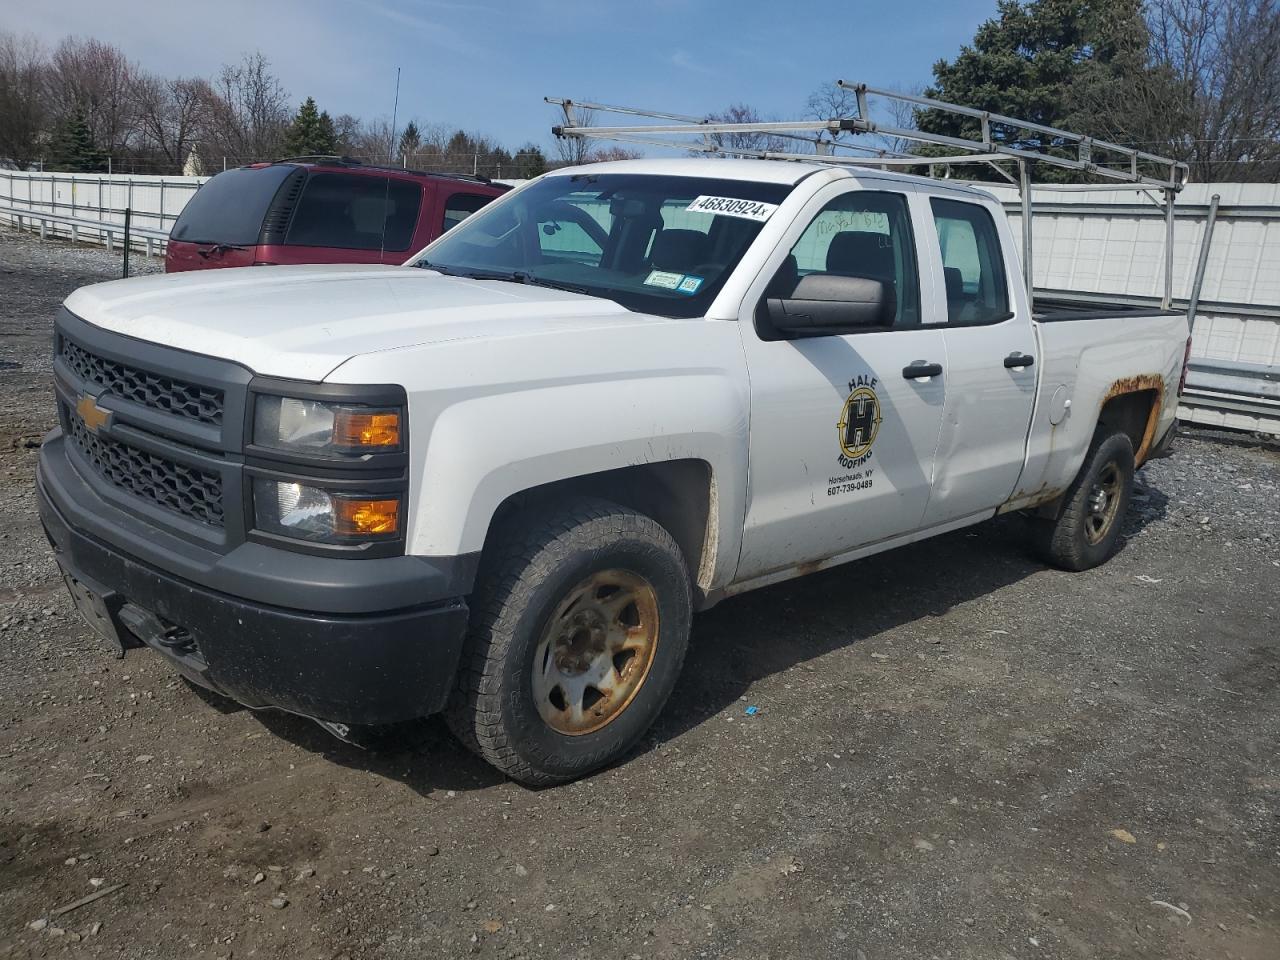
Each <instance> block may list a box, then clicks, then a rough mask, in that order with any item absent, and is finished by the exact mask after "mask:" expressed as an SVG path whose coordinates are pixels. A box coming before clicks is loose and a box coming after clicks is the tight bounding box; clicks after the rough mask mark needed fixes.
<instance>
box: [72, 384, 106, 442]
mask: <svg viewBox="0 0 1280 960" xmlns="http://www.w3.org/2000/svg"><path fill="white" fill-rule="evenodd" d="M76 413H78V414H79V415H80V419H81V420H83V421H84V425H85V426H86V427H88V428H89V432H90V433H97V432H98V431H99V430H101V429H102V428H103V427H105V426H106V425H107V424H108V423H109V422H110V421H111V411H110V410H103V409H102V408H101V407H100V406H98V398H97V397H91V396H89V394H87V393H86V394H83V395H82V396H81V397H80V399H79V400H77V401H76Z"/></svg>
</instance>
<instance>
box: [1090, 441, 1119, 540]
mask: <svg viewBox="0 0 1280 960" xmlns="http://www.w3.org/2000/svg"><path fill="white" fill-rule="evenodd" d="M1123 487H1124V483H1123V481H1122V479H1121V477H1120V467H1119V465H1118V464H1116V462H1115V461H1111V462H1110V463H1108V464H1107V465H1106V466H1105V467H1103V468H1102V470H1101V472H1100V473H1099V474H1098V479H1097V480H1096V481H1095V482H1094V484H1093V489H1092V490H1090V491H1089V501H1088V507H1089V513H1088V515H1087V516H1086V517H1085V523H1084V535H1085V539H1086V540H1088V541H1089V542H1090V543H1093V544H1096V543H1101V542H1102V540H1103V538H1105V537H1106V535H1107V532H1108V531H1109V530H1110V529H1111V525H1112V524H1113V523H1115V520H1116V514H1117V513H1118V512H1119V510H1120V491H1121V490H1122V489H1123Z"/></svg>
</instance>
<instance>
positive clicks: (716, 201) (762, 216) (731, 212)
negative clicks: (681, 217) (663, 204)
mask: <svg viewBox="0 0 1280 960" xmlns="http://www.w3.org/2000/svg"><path fill="white" fill-rule="evenodd" d="M685 209H686V210H690V211H692V212H694V213H712V214H719V215H720V216H722V217H741V218H742V219H743V220H759V221H762V222H763V221H765V220H768V219H769V218H770V217H771V216H773V211H775V210H777V209H778V205H777V204H776V203H761V202H760V201H758V200H739V199H737V198H736V197H698V199H696V200H694V201H693V203H691V204H689V205H688V206H687V207H685Z"/></svg>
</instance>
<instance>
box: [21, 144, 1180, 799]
mask: <svg viewBox="0 0 1280 960" xmlns="http://www.w3.org/2000/svg"><path fill="white" fill-rule="evenodd" d="M1020 275H1021V268H1020V265H1019V262H1018V257H1017V253H1016V245H1015V241H1014V237H1013V235H1012V234H1011V231H1010V226H1009V223H1008V222H1007V220H1006V217H1005V215H1004V212H1003V210H1002V208H1001V206H1000V204H999V203H998V202H996V200H995V199H994V198H993V197H992V196H991V195H989V194H987V193H985V192H983V191H981V190H979V189H974V188H971V187H965V186H959V185H956V186H952V185H948V184H947V183H946V182H940V181H934V180H929V179H924V178H918V177H910V176H905V175H900V174H894V173H884V172H876V171H867V170H857V169H850V168H840V167H833V166H830V165H821V164H808V163H788V162H778V161H770V160H741V159H670V160H639V161H623V162H617V163H602V164H597V165H593V166H590V167H582V168H576V169H566V170H559V171H555V172H553V173H550V174H547V175H546V176H543V177H541V178H539V179H537V180H534V181H531V182H529V183H528V184H525V185H524V186H522V187H520V188H519V189H516V190H514V191H512V192H511V193H509V194H507V195H506V196H504V197H502V198H500V199H498V200H496V201H495V202H494V203H492V204H491V205H490V206H488V207H486V208H485V209H484V210H482V211H480V212H479V213H477V214H475V215H474V216H472V217H471V218H470V219H468V220H466V221H465V222H464V223H462V224H461V225H460V226H458V227H456V228H455V229H454V230H452V231H451V232H450V233H448V234H446V235H445V236H443V237H442V238H440V239H439V240H437V241H436V242H434V243H433V244H432V245H431V246H429V247H427V248H426V249H425V250H424V251H422V253H420V254H419V255H418V256H416V257H415V258H413V259H412V260H410V262H409V263H408V264H406V265H405V266H402V267H388V266H360V267H347V266H335V265H329V266H300V267H263V268H256V269H251V270H219V271H210V272H200V273H192V274H181V275H174V276H164V277H145V278H137V279H132V280H125V281H118V282H114V283H105V284H100V285H97V286H92V287H86V288H84V289H81V290H78V291H76V292H75V293H74V294H73V295H72V296H71V297H70V298H69V299H68V300H67V301H66V304H65V308H64V309H63V310H62V311H61V312H60V314H59V317H58V319H57V332H56V347H55V350H56V354H55V361H54V372H55V381H56V390H57V398H58V410H59V416H60V422H61V427H60V428H59V429H56V430H54V431H53V432H52V433H51V434H50V435H49V437H48V438H47V439H46V441H45V444H44V448H43V450H42V452H41V457H40V463H39V471H38V485H39V494H40V496H39V501H40V509H41V513H42V516H43V520H44V523H45V527H46V529H47V531H48V534H49V537H50V540H51V542H52V543H53V546H54V549H55V551H56V553H57V558H58V561H59V563H60V564H61V567H62V569H63V571H64V572H65V574H66V579H67V582H68V585H69V586H70V588H71V591H72V594H73V596H74V597H75V598H76V601H77V604H78V605H79V606H80V608H81V610H82V611H83V612H84V613H85V615H86V616H87V617H88V618H89V619H90V620H91V622H93V623H94V624H95V625H96V626H97V628H98V629H99V630H100V632H102V633H103V634H104V635H105V636H106V637H108V638H109V639H110V640H111V641H112V642H114V643H116V644H119V646H120V648H121V650H123V648H124V647H128V646H139V645H143V644H145V645H146V646H149V647H151V648H152V649H154V650H156V651H158V652H159V653H161V654H163V655H164V656H165V657H167V658H168V659H169V660H170V661H171V662H172V663H173V664H174V665H175V667H176V668H177V669H178V670H179V671H180V672H181V673H182V674H183V675H184V676H186V677H187V678H189V679H190V680H192V681H194V682H196V683H199V684H203V685H204V686H206V687H209V688H211V689H213V690H216V691H220V692H222V693H223V694H226V695H229V696H231V697H234V698H236V699H238V700H240V701H241V702H243V703H245V704H248V705H249V706H252V707H273V708H278V709H283V710H288V711H292V712H295V713H298V714H302V715H305V716H308V717H312V718H315V719H317V720H319V721H321V722H322V723H324V724H325V725H326V726H327V727H328V728H329V729H330V730H332V731H334V732H335V733H338V734H339V735H343V736H352V737H354V736H355V734H356V733H357V732H358V731H359V730H360V729H361V728H362V727H364V726H365V725H377V724H385V723H391V722H396V721H402V720H406V719H409V718H415V717H421V716H425V715H428V714H432V713H436V712H440V711H444V712H445V713H446V715H447V718H448V721H449V723H450V725H451V727H452V729H453V730H454V731H455V732H456V733H457V735H458V736H459V737H461V738H462V740H464V741H465V742H466V743H467V744H468V745H469V746H470V747H471V748H472V749H473V750H475V751H476V752H478V753H479V754H480V755H481V756H482V757H484V758H485V759H486V760H488V761H489V762H490V763H492V764H494V765H495V766H496V767H498V768H499V769H501V770H502V771H504V772H505V773H507V774H509V775H510V776H512V777H514V778H516V779H518V780H521V781H523V782H525V783H530V784H542V783H552V782H558V781H563V780H567V779H570V778H573V777H576V776H580V775H582V774H584V773H586V772H588V771H590V770H592V769H594V768H597V767H599V766H601V765H602V764H605V763H608V762H609V761H611V760H612V759H614V758H616V757H618V756H619V755H620V754H623V753H624V752H625V751H626V750H627V749H628V748H629V747H631V746H632V745H633V744H634V743H635V742H636V740H637V739H638V738H639V737H640V736H641V734H642V733H643V732H644V730H645V729H646V728H647V727H648V726H649V725H650V723H651V722H652V721H653V720H654V718H655V717H656V716H657V714H658V713H659V711H660V710H661V709H662V708H663V704H664V702H665V701H666V699H667V697H668V694H669V693H670V691H671V689H672V685H673V684H674V683H675V680H676V675H677V673H678V672H679V670H680V667H681V663H682V661H683V659H684V654H685V647H686V642H687V640H688V635H689V631H690V625H691V622H692V614H693V613H694V612H695V611H697V610H701V609H705V608H707V607H709V606H711V605H712V604H715V603H717V602H719V601H721V600H723V599H725V598H727V597H731V596H733V595H735V594H738V593H742V592H743V591H746V590H751V589H754V588H756V587H762V586H765V585H767V584H772V583H776V582H778V581H781V580H786V579H788V578H790V577H795V576H799V575H802V574H805V573H810V572H812V571H815V570H819V569H823V568H826V567H831V566H834V565H836V564H840V563H844V562H845V561H850V560H856V559H858V558H861V557H866V556H868V555H870V554H874V553H877V552H879V551H882V550H888V549H890V548H893V547H896V546H899V545H901V544H906V543H910V542H913V541H916V540H920V539H922V538H925V537H930V536H933V535H934V534H939V533H944V532H946V531H950V530H955V529H957V528H960V527H964V526H967V525H969V524H974V523H979V522H982V521H984V520H987V519H989V518H991V517H993V516H995V515H996V514H998V513H1004V512H1008V511H1024V512H1026V514H1027V515H1028V516H1029V517H1030V518H1031V521H1032V526H1033V527H1034V531H1035V538H1036V540H1037V541H1038V543H1039V546H1040V549H1041V550H1042V551H1043V554H1044V556H1045V557H1047V559H1048V560H1049V561H1050V562H1052V563H1055V564H1057V565H1059V566H1061V567H1065V568H1068V569H1072V570H1082V569H1085V568H1088V567H1092V566H1094V565H1096V564H1099V563H1102V562H1103V561H1105V560H1106V559H1107V558H1108V556H1109V555H1110V554H1111V553H1112V551H1113V550H1114V549H1115V547H1116V543H1117V538H1118V536H1119V534H1120V528H1121V525H1122V523H1123V520H1124V515H1125V510H1126V507H1127V505H1128V502H1129V495H1130V489H1131V485H1132V481H1133V475H1134V470H1135V468H1136V467H1139V466H1141V464H1142V463H1143V462H1144V461H1145V460H1146V459H1147V458H1149V457H1152V456H1155V455H1156V454H1157V453H1158V452H1161V451H1162V450H1163V449H1164V448H1165V447H1166V446H1167V444H1168V442H1169V440H1170V438H1171V436H1172V432H1173V422H1174V408H1175V406H1176V399H1177V394H1178V392H1179V389H1180V377H1181V375H1182V373H1183V371H1184V370H1185V364H1186V357H1187V351H1188V346H1189V340H1188V329H1187V327H1188V324H1187V319H1186V316H1185V315H1184V314H1178V313H1173V312H1161V311H1146V310H1140V309H1132V308H1129V309H1126V308H1124V307H1121V306H1117V307H1116V308H1115V309H1114V310H1113V311H1109V312H1107V313H1087V312H1081V311H1079V310H1072V309H1071V308H1069V307H1066V306H1060V305H1057V304H1053V303H1049V302H1038V303H1037V305H1036V312H1034V313H1033V312H1032V310H1031V309H1029V307H1028V299H1027V296H1026V293H1025V289H1024V286H1023V284H1022V282H1021V281H1020ZM779 642H783V643H785V642H786V638H785V637H783V638H780V639H779Z"/></svg>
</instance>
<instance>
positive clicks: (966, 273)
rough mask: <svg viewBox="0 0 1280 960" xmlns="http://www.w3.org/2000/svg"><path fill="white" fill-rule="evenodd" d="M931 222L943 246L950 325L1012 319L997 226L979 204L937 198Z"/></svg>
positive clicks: (933, 205) (933, 200)
mask: <svg viewBox="0 0 1280 960" xmlns="http://www.w3.org/2000/svg"><path fill="white" fill-rule="evenodd" d="M929 203H930V205H931V206H932V207H933V222H934V224H935V225H936V226H937V228H938V243H939V244H940V245H941V247H942V274H943V277H944V278H945V280H946V284H947V322H948V323H949V324H951V325H952V326H975V325H980V324H987V323H1000V322H1001V321H1002V320H1008V319H1009V316H1010V314H1009V286H1008V283H1007V281H1006V278H1005V272H1004V259H1003V257H1002V256H1001V255H1000V238H999V236H998V235H997V234H996V225H995V221H993V220H992V219H991V214H990V213H989V212H988V211H987V210H986V208H984V207H981V206H979V205H978V204H976V203H963V202H961V201H958V200H944V199H942V198H940V197H933V198H932V199H931V200H930V201H929Z"/></svg>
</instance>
